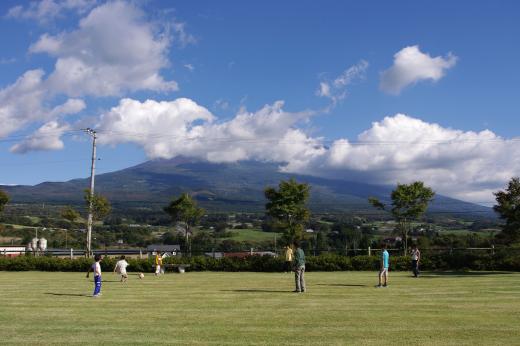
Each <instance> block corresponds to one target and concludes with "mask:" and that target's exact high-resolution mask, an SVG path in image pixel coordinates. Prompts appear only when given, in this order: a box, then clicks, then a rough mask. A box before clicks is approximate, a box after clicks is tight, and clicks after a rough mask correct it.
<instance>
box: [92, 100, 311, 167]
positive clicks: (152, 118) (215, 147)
mask: <svg viewBox="0 0 520 346" xmlns="http://www.w3.org/2000/svg"><path fill="white" fill-rule="evenodd" d="M282 107H283V102H282V101H278V102H275V103H274V104H272V105H266V106H264V107H262V108H261V109H260V110H258V111H257V112H254V113H250V112H247V111H246V110H241V111H240V112H239V113H238V114H237V115H236V116H235V117H234V118H233V119H232V120H230V121H226V122H223V123H216V121H215V117H214V116H213V115H212V114H211V113H210V112H209V111H208V110H207V109H206V108H204V107H202V106H199V105H198V104H196V103H195V102H194V101H192V100H189V99H185V98H180V99H177V100H174V101H170V102H166V101H163V102H157V101H152V100H147V101H145V102H142V103H141V102H139V101H136V100H131V99H124V100H121V102H120V103H119V105H118V106H117V107H114V108H112V109H111V110H110V112H108V113H106V114H104V115H102V117H101V121H100V123H99V125H98V129H99V130H100V134H101V135H100V137H99V138H100V139H99V140H100V143H105V144H117V143H122V142H133V143H137V144H139V145H141V146H143V148H144V150H145V152H146V153H147V155H148V156H149V157H150V158H171V157H175V156H177V155H185V156H191V157H196V158H200V159H204V160H208V161H211V162H234V161H238V160H249V159H256V160H268V161H276V162H288V161H291V162H292V161H294V162H296V161H298V160H304V161H308V160H309V159H310V158H311V157H313V155H315V154H316V152H317V151H316V150H318V149H315V148H314V146H315V145H317V140H316V139H312V138H309V137H308V136H307V135H305V134H304V133H303V132H302V131H301V130H299V129H296V128H294V127H293V126H294V125H295V124H296V123H298V122H299V121H302V120H304V119H306V118H308V117H309V116H310V115H312V114H311V113H310V112H301V113H290V112H285V111H284V110H283V109H282ZM135 129H139V130H138V132H137V133H136V130H135ZM103 132H105V133H107V135H106V136H103V135H102V133H103ZM318 151H319V150H318Z"/></svg>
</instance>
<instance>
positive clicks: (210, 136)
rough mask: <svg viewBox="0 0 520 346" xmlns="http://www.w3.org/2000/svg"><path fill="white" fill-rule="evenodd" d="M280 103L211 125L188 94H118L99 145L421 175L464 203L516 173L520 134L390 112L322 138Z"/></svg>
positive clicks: (367, 178) (311, 169)
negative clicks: (352, 137)
mask: <svg viewBox="0 0 520 346" xmlns="http://www.w3.org/2000/svg"><path fill="white" fill-rule="evenodd" d="M283 106H284V104H283V102H282V101H278V102H275V103H274V104H272V105H266V106H264V107H262V108H261V109H259V110H258V111H256V112H247V111H246V110H241V111H239V112H238V113H237V114H236V116H235V117H234V118H232V119H231V120H228V121H224V122H218V121H217V118H216V117H215V116H214V115H212V114H211V113H210V112H209V111H208V110H207V109H206V108H204V107H202V106H200V105H198V104H197V103H195V102H194V101H192V100H189V99H177V100H175V101H171V102H160V103H159V102H156V101H151V100H148V101H146V102H143V103H141V102H139V101H136V100H130V99H125V100H122V101H121V102H120V104H119V105H118V106H117V107H114V108H112V109H111V110H110V112H108V113H106V114H104V115H103V116H102V117H101V121H100V123H99V126H98V128H99V129H100V132H101V135H100V143H105V144H117V143H125V142H131V143H136V144H138V145H141V146H142V147H143V149H144V150H145V152H146V153H147V155H148V157H149V158H151V159H153V158H172V157H175V156H177V155H184V156H190V157H196V158H200V159H203V160H208V161H210V162H235V161H239V160H260V161H270V162H280V163H281V165H280V169H281V170H283V171H286V172H294V173H302V174H313V175H317V176H324V177H329V178H340V179H341V178H345V179H349V180H358V181H363V182H371V183H380V184H395V183H396V182H410V181H413V180H423V181H425V182H426V183H427V184H430V185H432V186H433V187H435V188H436V189H437V190H438V191H439V192H442V193H449V194H450V195H452V196H456V197H458V198H462V199H465V200H471V201H487V200H489V199H490V196H491V192H492V191H495V190H496V189H497V188H499V187H501V186H502V185H503V184H504V182H505V181H507V180H508V179H509V178H510V177H512V176H514V175H515V174H517V172H518V171H520V159H519V158H520V147H519V145H518V144H519V142H520V138H515V139H509V140H507V139H503V138H500V137H499V136H497V135H495V134H494V133H493V132H491V131H489V130H485V131H481V132H472V131H462V130H455V129H450V128H444V127H442V126H440V125H438V124H434V123H427V122H424V121H422V120H420V119H417V118H413V117H411V116H408V115H405V114H395V115H393V116H388V117H385V118H384V119H383V120H382V121H380V122H375V123H373V124H372V127H371V128H369V129H368V130H366V131H364V132H363V133H361V134H359V136H358V138H357V140H356V141H349V140H348V139H338V140H335V141H333V142H332V143H328V142H327V141H326V140H324V139H323V138H319V137H312V136H310V135H309V134H307V133H306V132H305V131H304V130H302V129H301V128H298V125H299V124H300V123H301V122H305V121H308V119H309V118H310V117H311V116H312V115H313V114H312V112H302V113H291V112H286V111H284V109H283ZM135 129H138V131H136V130H135ZM103 133H105V136H104V135H103ZM104 137H105V139H103V138H104ZM498 167H499V169H497V168H498Z"/></svg>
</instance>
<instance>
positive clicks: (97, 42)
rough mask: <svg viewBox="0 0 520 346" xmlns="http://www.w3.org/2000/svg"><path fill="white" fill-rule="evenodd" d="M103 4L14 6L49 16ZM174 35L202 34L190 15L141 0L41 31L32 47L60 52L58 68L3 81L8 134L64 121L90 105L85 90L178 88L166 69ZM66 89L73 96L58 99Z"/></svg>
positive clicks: (111, 92) (104, 93) (0, 101)
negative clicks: (181, 17) (160, 11)
mask: <svg viewBox="0 0 520 346" xmlns="http://www.w3.org/2000/svg"><path fill="white" fill-rule="evenodd" d="M95 4H96V1H89V0H64V1H53V0H45V1H38V2H31V3H30V4H29V5H27V6H25V7H23V6H17V7H13V8H11V10H10V11H9V14H8V15H9V16H11V17H17V18H29V19H43V18H50V17H52V16H57V15H60V14H61V13H64V11H66V10H74V11H76V12H78V13H83V11H87V10H89V9H91V8H92V7H93V6H94V5H95ZM174 38H175V39H177V41H179V42H181V44H188V43H190V42H193V41H194V38H193V37H192V36H191V35H189V34H188V33H187V32H186V30H185V24H184V23H177V22H175V20H172V19H169V21H168V22H166V21H163V20H154V21H150V20H149V18H147V16H146V14H145V13H144V12H143V11H142V10H141V9H140V8H139V7H137V6H136V5H134V4H133V3H131V2H123V1H110V2H107V3H105V4H102V5H100V6H97V7H95V8H93V9H92V10H91V11H90V12H88V13H87V14H86V15H85V16H84V18H82V19H81V20H80V21H79V25H78V27H77V29H75V30H72V31H64V32H61V33H58V34H56V35H51V34H49V33H45V34H43V35H41V36H40V37H39V39H38V40H36V41H35V42H34V43H33V44H32V45H31V46H30V47H29V53H31V54H38V53H44V54H47V55H49V56H51V57H54V58H55V59H56V61H55V65H54V70H53V71H51V72H50V73H49V74H48V75H47V76H46V75H45V72H44V71H43V70H41V69H36V70H30V71H27V72H25V73H24V74H23V75H22V76H21V77H19V78H18V80H17V81H16V82H14V83H12V84H11V85H8V86H6V87H4V88H3V89H0V121H1V122H2V123H3V126H2V127H0V138H1V137H5V136H7V135H9V134H11V133H13V132H15V131H18V130H20V129H22V128H24V127H25V126H28V125H29V124H33V125H41V124H43V123H46V122H49V121H62V120H63V119H61V120H60V117H63V116H65V115H69V114H75V113H78V112H81V111H83V110H84V109H85V108H86V107H87V105H86V104H85V101H83V100H82V99H81V98H83V97H88V96H92V97H111V96H119V95H121V94H124V93H127V92H134V91H139V90H151V91H157V92H168V91H174V90H177V89H178V86H177V83H176V82H175V81H168V80H165V79H164V78H163V77H162V75H161V69H163V68H165V67H168V66H169V64H170V61H169V60H168V50H169V47H170V44H171V42H172V41H173V40H174ZM64 96H65V97H68V99H66V101H65V102H64V103H63V104H57V102H58V100H62V99H63V97H64ZM33 147H36V146H23V148H29V149H30V148H33ZM43 147H45V146H42V148H43ZM50 147H52V146H50ZM55 147H57V146H54V147H53V148H55ZM15 152H26V150H18V149H17V150H15Z"/></svg>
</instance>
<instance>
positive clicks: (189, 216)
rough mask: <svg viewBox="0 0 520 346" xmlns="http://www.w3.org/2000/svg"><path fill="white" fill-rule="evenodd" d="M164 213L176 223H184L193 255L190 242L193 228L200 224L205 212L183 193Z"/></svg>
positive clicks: (185, 233)
mask: <svg viewBox="0 0 520 346" xmlns="http://www.w3.org/2000/svg"><path fill="white" fill-rule="evenodd" d="M164 211H165V212H166V213H168V214H169V215H170V217H171V218H172V220H173V221H174V222H182V223H184V226H185V227H184V236H185V238H186V244H187V246H188V251H189V252H190V253H191V245H190V242H189V234H190V233H191V227H192V226H195V225H197V224H198V223H199V221H200V219H201V218H202V216H204V213H205V210H204V209H202V208H199V207H197V202H196V201H195V200H194V199H193V198H191V196H190V195H189V194H187V193H183V194H182V195H181V196H180V197H179V198H177V199H174V200H172V201H171V202H170V204H169V205H168V206H167V207H165V208H164Z"/></svg>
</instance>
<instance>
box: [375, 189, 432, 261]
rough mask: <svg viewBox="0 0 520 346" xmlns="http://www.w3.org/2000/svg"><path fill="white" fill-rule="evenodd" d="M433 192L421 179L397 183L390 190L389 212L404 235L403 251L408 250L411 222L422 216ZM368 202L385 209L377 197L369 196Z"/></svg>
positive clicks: (377, 207)
mask: <svg viewBox="0 0 520 346" xmlns="http://www.w3.org/2000/svg"><path fill="white" fill-rule="evenodd" d="M434 196H435V192H433V190H432V189H431V188H429V187H427V186H425V185H424V183H423V182H422V181H416V182H414V183H411V184H408V185H407V184H397V188H396V189H395V190H393V191H392V193H391V195H390V198H391V200H392V208H391V209H390V212H391V213H392V216H393V217H394V219H395V220H396V221H397V223H398V225H399V229H400V230H401V232H402V234H403V236H404V251H405V253H406V252H407V251H408V233H409V232H410V226H411V222H412V221H414V220H417V219H418V218H419V217H420V216H422V215H423V214H424V213H425V212H426V209H427V208H428V204H429V203H430V202H431V201H432V200H433V197H434ZM368 201H369V203H370V204H372V206H374V207H375V208H376V209H380V210H386V206H385V204H384V203H381V202H380V201H379V199H377V198H375V197H370V198H369V199H368Z"/></svg>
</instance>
